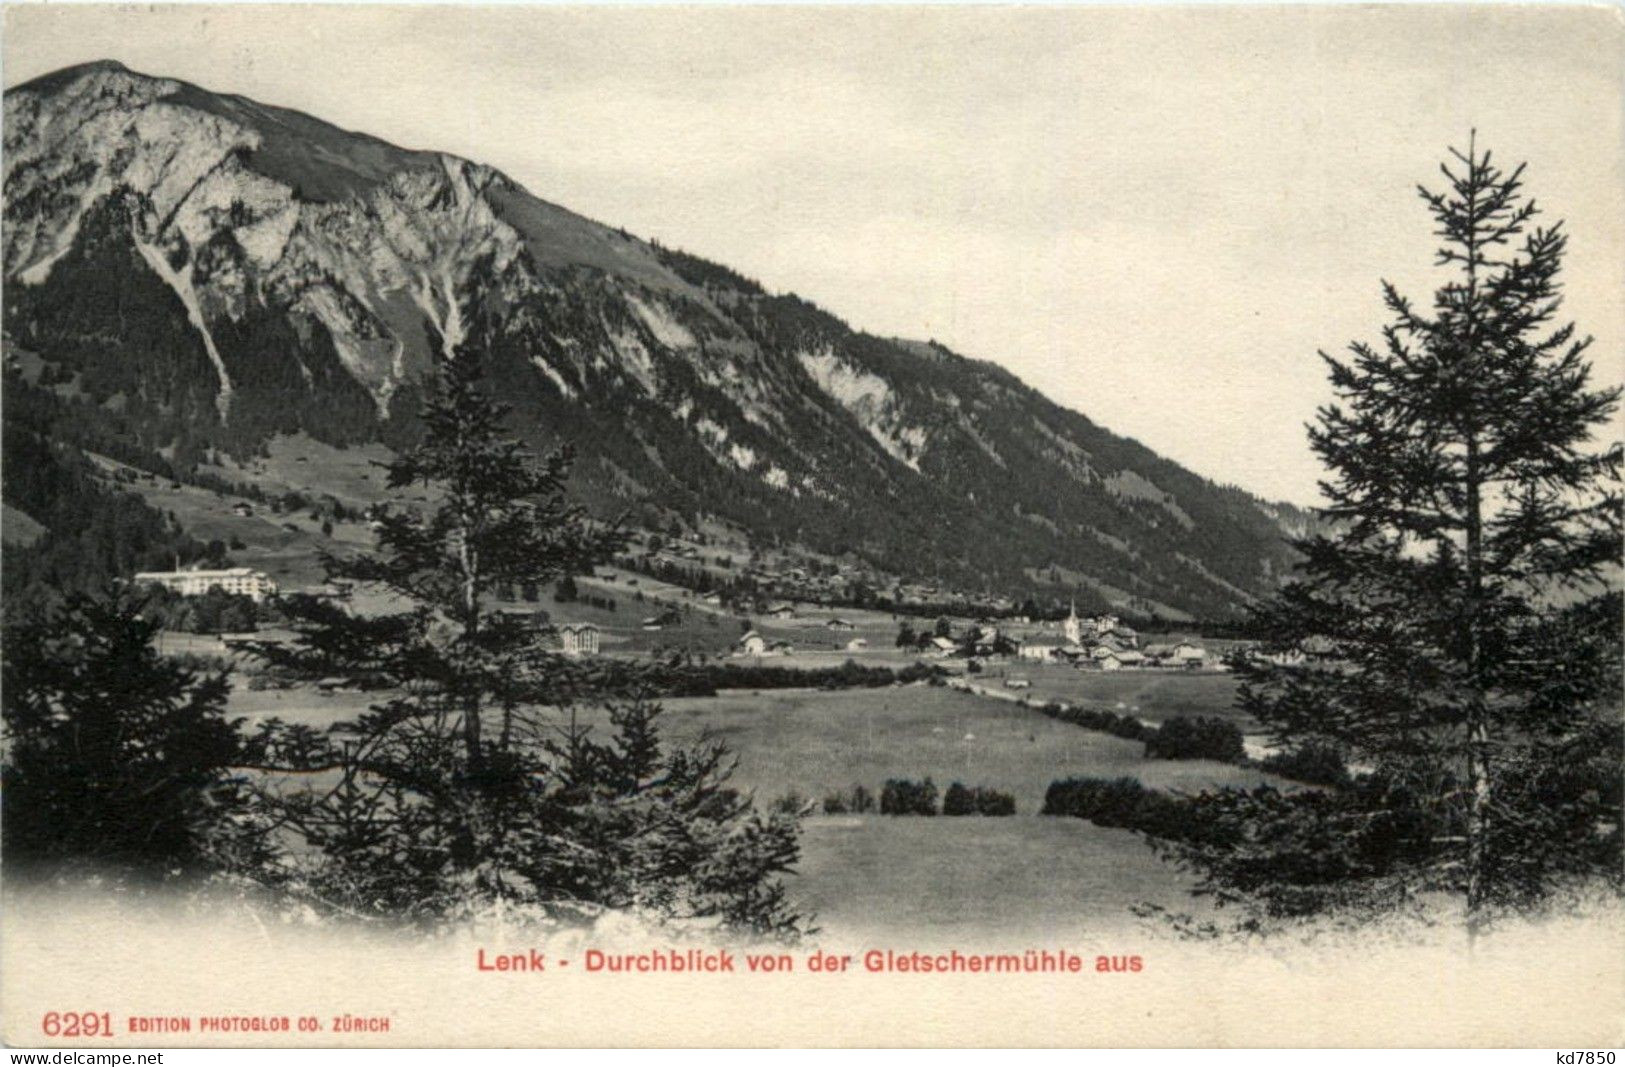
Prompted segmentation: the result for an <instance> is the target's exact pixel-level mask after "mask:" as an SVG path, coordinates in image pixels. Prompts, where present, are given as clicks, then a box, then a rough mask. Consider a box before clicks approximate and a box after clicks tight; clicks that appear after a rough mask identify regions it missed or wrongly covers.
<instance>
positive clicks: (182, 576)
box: [135, 567, 276, 604]
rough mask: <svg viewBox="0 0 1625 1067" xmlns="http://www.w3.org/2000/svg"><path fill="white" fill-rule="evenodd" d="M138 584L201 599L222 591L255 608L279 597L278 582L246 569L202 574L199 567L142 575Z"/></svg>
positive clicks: (137, 576) (268, 576)
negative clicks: (249, 601) (212, 591)
mask: <svg viewBox="0 0 1625 1067" xmlns="http://www.w3.org/2000/svg"><path fill="white" fill-rule="evenodd" d="M135 580H136V581H137V582H141V583H146V584H149V585H161V586H163V587H164V588H165V589H169V590H172V591H174V592H176V593H179V594H180V595H181V596H202V595H204V594H205V593H207V592H208V591H209V590H211V589H219V590H221V591H223V592H227V593H235V594H237V595H238V596H246V597H248V598H249V599H250V600H252V601H254V603H256V604H258V603H260V602H261V601H263V600H265V599H266V598H268V597H273V596H276V582H274V581H272V580H271V577H270V575H268V574H266V573H264V572H263V571H256V570H250V569H249V568H247V567H228V568H226V569H224V570H213V571H206V570H200V569H198V568H196V567H194V568H192V569H190V570H184V571H141V572H140V573H138V574H137V575H136V576H135Z"/></svg>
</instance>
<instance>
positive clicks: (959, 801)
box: [942, 782, 1016, 815]
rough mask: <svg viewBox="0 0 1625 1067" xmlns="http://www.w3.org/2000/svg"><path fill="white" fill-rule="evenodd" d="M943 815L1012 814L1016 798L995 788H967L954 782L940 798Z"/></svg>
mask: <svg viewBox="0 0 1625 1067" xmlns="http://www.w3.org/2000/svg"><path fill="white" fill-rule="evenodd" d="M942 813H943V814H944V815H1014V814H1015V813H1016V798H1015V797H1013V796H1011V795H1010V794H1009V793H1001V792H1000V791H999V790H997V789H989V788H987V787H986V786H980V785H979V786H976V787H975V788H973V789H967V788H966V787H965V786H963V785H960V784H959V783H958V782H955V783H954V784H953V785H950V786H949V787H948V792H947V793H945V794H944V795H943V798H942Z"/></svg>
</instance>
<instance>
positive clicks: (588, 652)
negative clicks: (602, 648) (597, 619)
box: [558, 622, 599, 656]
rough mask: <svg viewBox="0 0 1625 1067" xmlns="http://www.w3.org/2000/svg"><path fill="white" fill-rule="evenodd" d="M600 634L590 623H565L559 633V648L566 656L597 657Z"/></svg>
mask: <svg viewBox="0 0 1625 1067" xmlns="http://www.w3.org/2000/svg"><path fill="white" fill-rule="evenodd" d="M598 632H599V631H598V627H596V626H594V625H593V624H592V623H590V622H577V623H565V624H564V625H563V626H560V627H559V631H558V633H559V648H560V650H561V651H562V652H563V653H564V654H565V655H566V656H596V655H598Z"/></svg>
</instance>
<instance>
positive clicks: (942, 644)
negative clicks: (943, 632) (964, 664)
mask: <svg viewBox="0 0 1625 1067" xmlns="http://www.w3.org/2000/svg"><path fill="white" fill-rule="evenodd" d="M931 648H932V649H933V650H934V651H935V652H936V654H937V655H939V656H943V657H947V656H951V655H953V654H954V653H955V652H957V651H959V645H958V644H957V643H955V642H954V641H952V640H951V639H949V638H946V637H933V638H932V639H931Z"/></svg>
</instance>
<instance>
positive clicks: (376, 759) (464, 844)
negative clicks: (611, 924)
mask: <svg viewBox="0 0 1625 1067" xmlns="http://www.w3.org/2000/svg"><path fill="white" fill-rule="evenodd" d="M506 417H507V409H506V407H505V406H504V405H502V404H500V403H498V402H496V401H495V400H493V399H492V398H491V397H490V396H489V395H488V393H487V391H486V388H485V383H484V380H483V376H482V372H481V367H480V357H479V354H478V353H476V352H469V351H464V352H461V353H459V354H457V355H456V356H455V357H453V358H451V359H449V360H447V361H446V363H445V364H444V365H443V366H442V367H441V369H440V371H439V374H438V377H437V379H436V380H435V382H434V383H433V387H432V388H431V390H430V391H429V393H428V397H427V400H426V401H425V404H424V407H423V409H422V412H421V415H420V419H421V422H422V434H421V437H420V439H419V441H418V443H417V444H415V445H414V446H412V447H409V448H407V449H406V450H405V451H403V452H402V453H401V454H400V455H399V457H398V458H396V459H395V460H393V461H392V462H390V463H389V464H387V471H388V476H387V484H388V486H389V488H390V489H392V490H397V491H400V490H406V489H408V488H413V489H415V490H416V491H417V493H418V494H420V495H421V496H422V497H423V498H424V499H425V500H426V503H425V504H423V505H422V506H418V507H410V506H403V507H389V508H385V509H383V510H382V511H381V512H379V513H378V515H377V518H376V519H375V529H376V540H377V545H376V548H375V549H374V550H373V551H371V552H364V553H360V554H356V555H352V556H348V557H344V558H338V557H327V558H326V565H327V570H328V573H329V576H330V577H331V578H333V579H341V580H344V581H348V582H352V583H355V585H356V588H357V592H358V600H360V601H362V602H363V603H365V602H369V601H370V602H372V603H374V604H379V603H381V604H383V605H384V606H385V609H384V610H381V611H380V610H369V611H360V610H358V611H355V612H353V613H352V612H351V611H348V610H345V609H342V608H339V607H336V606H334V605H332V604H330V603H326V602H322V601H317V600H313V599H309V598H298V597H293V598H287V599H286V601H285V604H284V611H285V613H286V614H287V615H288V616H289V617H290V621H291V623H292V625H293V627H294V628H295V630H296V631H297V633H298V638H297V640H295V641H294V642H292V643H290V644H287V645H279V644H272V643H262V644H260V645H258V646H256V647H257V649H258V651H259V652H260V654H262V655H263V656H264V657H265V658H266V659H268V660H269V661H270V662H271V663H272V665H273V666H274V667H276V668H279V669H282V670H285V671H290V672H293V673H294V674H296V675H298V676H302V677H305V678H321V677H328V678H334V677H336V678H340V679H343V680H346V681H347V682H349V683H350V684H352V685H356V686H360V687H363V688H368V689H372V690H376V691H377V692H378V693H379V699H378V701H377V702H376V703H374V704H373V705H372V706H371V707H370V708H369V709H368V710H367V711H366V712H365V713H364V714H362V715H360V716H358V717H357V718H355V719H354V720H351V721H346V722H342V723H340V724H338V725H337V726H335V727H333V729H332V730H331V731H329V734H328V736H327V738H325V743H322V744H320V745H317V746H312V745H311V743H310V742H311V738H310V737H309V736H308V735H306V736H300V737H298V738H293V737H291V736H283V733H284V732H285V731H284V732H279V731H276V730H272V731H269V732H267V733H266V734H265V736H264V737H262V738H261V743H262V747H263V749H264V752H265V754H266V756H267V763H268V764H280V766H272V767H269V768H268V769H269V770H271V771H272V772H273V776H274V774H275V772H276V771H277V770H298V771H304V772H307V773H308V772H313V771H319V772H322V773H325V774H327V775H329V776H336V784H334V785H332V786H331V787H330V788H326V789H323V790H320V791H312V790H309V789H308V788H306V787H305V786H304V785H303V784H302V781H301V784H299V785H296V786H295V788H294V789H291V790H287V791H284V792H281V793H279V794H268V796H267V799H268V800H269V801H270V802H271V803H272V804H274V805H276V806H277V807H278V808H279V809H280V811H281V813H282V815H283V818H284V820H285V823H286V825H287V826H289V827H290V828H292V829H293V830H294V831H295V832H297V833H298V834H300V835H302V837H303V838H304V842H305V844H306V845H308V846H311V847H309V848H296V849H293V850H290V851H291V854H293V855H296V856H298V855H305V856H308V855H311V854H313V853H314V854H316V855H318V856H319V857H320V859H319V861H317V862H314V863H307V864H305V866H304V867H303V868H302V869H300V870H298V871H296V872H294V874H292V875H291V876H285V877H284V878H283V879H282V880H284V881H287V882H290V883H299V884H303V885H306V886H309V887H313V889H314V892H315V893H316V894H317V896H318V897H319V898H320V899H323V900H326V901H328V902H330V903H337V904H339V905H341V906H342V907H344V908H345V909H346V910H352V911H355V910H359V911H363V912H369V913H380V914H386V915H396V916H399V915H407V916H412V917H417V918H422V919H429V920H432V919H435V918H440V917H444V916H447V915H452V914H456V913H458V912H459V911H466V910H467V909H469V908H475V907H479V906H481V904H482V902H490V901H496V900H502V901H508V902H515V903H521V904H534V905H540V906H542V907H544V908H548V909H554V910H556V909H561V908H569V909H580V908H596V907H604V906H607V907H638V908H645V909H649V910H651V911H653V912H654V913H655V914H657V915H660V916H665V917H673V916H677V917H682V916H707V917H713V918H720V919H721V920H723V921H724V922H725V923H729V924H733V925H738V926H745V927H749V928H751V929H752V930H755V931H757V932H764V933H773V934H784V933H793V932H795V931H796V930H798V929H799V928H800V917H799V916H797V915H796V914H795V912H794V911H793V910H792V909H791V908H790V907H789V906H788V905H787V903H786V901H785V899H784V896H783V891H782V888H781V887H780V886H779V884H778V882H777V880H776V878H777V875H779V874H780V873H781V872H783V871H785V870H787V869H788V868H789V866H790V865H791V863H793V861H794V859H795V857H796V854H797V837H796V829H795V827H794V825H793V824H789V823H786V822H785V821H784V820H772V819H765V818H762V817H759V816H758V815H757V814H756V813H755V811H754V809H753V806H752V804H751V803H750V801H749V799H748V798H746V797H743V796H741V795H740V794H739V793H738V792H736V791H735V790H733V789H731V788H729V787H728V785H727V781H728V776H729V773H730V771H731V766H732V764H731V761H730V759H729V757H728V754H727V753H726V751H725V750H723V749H722V748H721V747H720V746H716V745H700V746H697V747H693V748H686V749H684V748H678V749H673V748H669V747H668V746H666V745H665V744H664V743H663V742H662V739H661V738H660V736H659V731H658V728H657V726H658V723H657V720H658V714H659V708H658V707H657V706H656V705H653V704H652V703H651V702H650V701H649V700H648V699H646V698H645V697H643V696H642V695H641V693H642V690H641V688H640V685H639V683H638V682H636V681H635V680H634V682H633V683H631V684H630V685H627V684H625V683H624V682H623V683H621V684H619V685H618V688H619V690H621V691H624V690H626V689H628V688H630V689H632V690H633V691H634V692H633V694H632V697H631V699H626V700H621V701H618V702H616V703H614V705H613V706H612V707H611V709H610V711H609V715H608V723H607V736H606V737H603V738H602V739H600V738H599V737H596V736H594V735H593V732H592V731H591V730H589V729H587V728H586V727H584V726H582V725H580V724H579V722H578V717H577V712H578V711H579V710H581V709H582V706H583V705H585V704H602V703H605V698H606V692H605V690H606V685H607V684H608V682H607V681H606V679H608V678H611V677H612V676H615V675H620V676H623V678H624V676H625V675H627V674H628V673H629V672H628V670H626V669H624V667H623V669H622V670H620V671H612V670H608V669H604V670H599V669H598V668H597V667H595V665H594V664H592V663H590V662H576V661H572V660H570V659H568V658H567V657H565V656H563V655H561V654H560V653H559V652H557V651H555V650H553V649H552V648H550V647H549V642H547V641H546V640H545V638H546V633H545V628H541V627H538V626H537V624H536V620H535V619H534V618H533V617H532V615H531V613H529V612H524V613H519V614H517V615H516V614H510V613H505V612H501V611H498V610H494V609H493V606H492V601H493V600H495V599H497V596H496V594H497V591H498V590H500V589H503V588H504V587H512V586H519V587H521V588H530V589H535V588H537V587H539V586H542V585H546V584H551V583H553V582H555V581H567V580H569V576H570V575H572V574H582V573H590V572H591V569H592V568H593V566H594V565H597V564H602V563H603V562H605V561H607V560H609V559H611V558H613V556H614V555H615V554H616V553H617V552H619V551H621V550H622V549H623V548H624V545H625V541H626V538H625V536H624V535H623V534H622V533H621V532H620V531H619V530H618V529H616V528H613V527H610V526H605V525H603V524H599V523H595V522H593V521H592V520H591V519H590V518H589V517H588V516H587V514H586V513H585V512H584V510H583V509H582V508H581V507H580V506H578V505H576V504H573V503H571V502H570V501H569V499H568V498H567V496H566V493H565V486H566V481H567V479H568V477H569V473H570V464H571V455H570V452H569V451H568V449H559V450H555V451H553V452H551V453H549V454H548V455H546V456H542V457H537V456H535V455H533V454H532V453H531V452H530V451H529V450H528V449H527V448H525V447H524V446H523V445H521V444H520V443H518V442H517V441H515V440H514V439H513V438H512V436H511V433H510V431H509V430H508V429H507V428H506V426H505V419H506ZM380 593H381V594H383V598H382V599H380V597H379V594H380ZM630 673H636V672H635V671H633V672H630ZM295 741H297V744H295V743H294V742H295ZM296 749H297V750H298V751H299V752H300V753H301V758H300V759H298V760H296V761H295V760H289V759H288V756H289V754H290V753H291V752H293V751H295V750H296Z"/></svg>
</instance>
